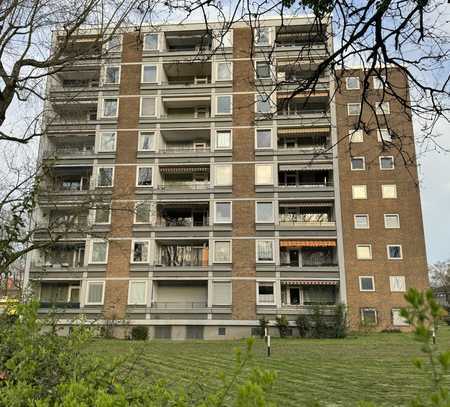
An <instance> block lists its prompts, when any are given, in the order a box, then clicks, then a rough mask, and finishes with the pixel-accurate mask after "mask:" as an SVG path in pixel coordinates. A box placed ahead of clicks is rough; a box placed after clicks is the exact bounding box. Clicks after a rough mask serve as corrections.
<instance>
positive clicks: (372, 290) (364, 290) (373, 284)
mask: <svg viewBox="0 0 450 407" xmlns="http://www.w3.org/2000/svg"><path fill="white" fill-rule="evenodd" d="M363 278H369V279H370V280H372V289H371V290H366V289H363V287H362V279H363ZM359 291H361V292H363V293H364V292H374V291H375V278H374V277H373V276H359Z"/></svg>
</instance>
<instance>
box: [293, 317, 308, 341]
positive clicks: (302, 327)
mask: <svg viewBox="0 0 450 407" xmlns="http://www.w3.org/2000/svg"><path fill="white" fill-rule="evenodd" d="M309 319H310V318H309V316H308V315H305V314H300V315H299V316H298V317H297V319H296V321H295V323H296V324H297V328H298V334H299V335H300V337H301V338H306V337H307V336H309V335H311V323H310V320H309Z"/></svg>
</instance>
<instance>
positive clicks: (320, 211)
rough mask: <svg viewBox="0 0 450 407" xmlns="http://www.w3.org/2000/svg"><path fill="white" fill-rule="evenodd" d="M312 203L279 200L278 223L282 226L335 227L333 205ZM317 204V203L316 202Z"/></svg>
mask: <svg viewBox="0 0 450 407" xmlns="http://www.w3.org/2000/svg"><path fill="white" fill-rule="evenodd" d="M314 205H315V204H314V203H304V202H290V201H289V202H280V205H279V225H280V226H281V227H283V228H288V229H289V228H305V229H321V228H335V227H336V222H335V220H334V211H333V207H332V206H331V204H330V206H325V205H327V204H324V205H321V206H314ZM316 205H317V204H316Z"/></svg>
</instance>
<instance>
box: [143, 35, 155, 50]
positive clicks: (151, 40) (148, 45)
mask: <svg viewBox="0 0 450 407" xmlns="http://www.w3.org/2000/svg"><path fill="white" fill-rule="evenodd" d="M156 50H158V34H157V33H149V34H145V35H144V51H156Z"/></svg>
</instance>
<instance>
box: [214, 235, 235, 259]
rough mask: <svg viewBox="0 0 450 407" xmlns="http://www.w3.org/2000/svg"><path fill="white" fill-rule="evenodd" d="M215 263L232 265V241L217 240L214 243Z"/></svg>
mask: <svg viewBox="0 0 450 407" xmlns="http://www.w3.org/2000/svg"><path fill="white" fill-rule="evenodd" d="M214 263H231V241H229V240H216V241H215V242H214Z"/></svg>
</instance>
